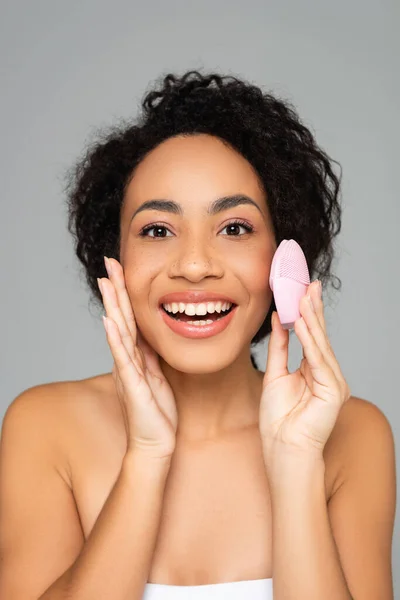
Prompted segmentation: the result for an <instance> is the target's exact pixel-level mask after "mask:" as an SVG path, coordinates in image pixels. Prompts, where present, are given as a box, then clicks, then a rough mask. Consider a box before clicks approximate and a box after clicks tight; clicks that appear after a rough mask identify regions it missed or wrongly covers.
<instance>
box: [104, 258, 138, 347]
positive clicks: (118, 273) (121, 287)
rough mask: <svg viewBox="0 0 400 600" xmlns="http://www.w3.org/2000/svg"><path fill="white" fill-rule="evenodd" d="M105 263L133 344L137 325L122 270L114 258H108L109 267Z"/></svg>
mask: <svg viewBox="0 0 400 600" xmlns="http://www.w3.org/2000/svg"><path fill="white" fill-rule="evenodd" d="M105 264H106V269H107V273H108V277H109V278H110V281H112V283H113V284H114V287H115V291H116V294H117V298H118V304H119V306H120V308H121V312H122V314H123V316H124V319H125V322H126V325H127V327H128V329H129V331H130V334H131V336H132V341H133V344H134V345H135V344H136V343H137V327H136V321H135V317H134V314H133V309H132V304H131V300H130V298H129V294H128V291H127V289H126V284H125V276H124V270H123V268H122V265H121V263H119V262H118V261H117V260H116V259H115V258H109V259H108V265H109V267H110V269H109V268H107V261H105Z"/></svg>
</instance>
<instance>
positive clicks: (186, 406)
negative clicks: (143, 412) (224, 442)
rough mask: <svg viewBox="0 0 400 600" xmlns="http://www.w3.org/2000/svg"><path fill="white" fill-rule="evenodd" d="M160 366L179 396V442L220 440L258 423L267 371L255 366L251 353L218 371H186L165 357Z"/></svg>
mask: <svg viewBox="0 0 400 600" xmlns="http://www.w3.org/2000/svg"><path fill="white" fill-rule="evenodd" d="M160 366H161V369H162V371H163V373H164V375H165V377H166V379H167V381H168V382H169V384H170V386H171V388H172V391H173V393H174V397H175V402H176V407H177V411H178V430H177V441H182V442H201V441H207V440H218V439H222V437H223V436H226V435H229V434H232V433H240V432H242V431H244V430H245V429H247V428H249V427H254V426H255V425H258V415H259V403H260V397H261V390H262V380H263V376H264V373H262V372H261V371H258V370H256V369H255V368H254V367H253V365H252V363H251V358H250V352H246V353H244V354H243V356H241V357H238V359H237V360H236V361H235V362H234V363H232V364H230V365H228V366H227V367H226V368H224V369H222V370H220V371H216V372H215V373H205V374H204V373H202V374H193V373H183V372H182V371H177V370H176V369H174V368H173V367H171V366H170V365H169V364H168V363H166V362H165V361H164V360H163V359H162V358H161V357H160Z"/></svg>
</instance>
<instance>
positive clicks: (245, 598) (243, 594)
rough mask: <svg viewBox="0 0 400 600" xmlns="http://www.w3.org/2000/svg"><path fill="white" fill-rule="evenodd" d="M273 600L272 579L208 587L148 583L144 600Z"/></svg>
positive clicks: (216, 584)
mask: <svg viewBox="0 0 400 600" xmlns="http://www.w3.org/2000/svg"><path fill="white" fill-rule="evenodd" d="M250 599H251V600H273V596H272V579H251V580H248V581H232V582H229V583H212V584H209V585H208V584H207V585H164V584H162V583H146V585H145V588H144V594H143V596H142V600H250Z"/></svg>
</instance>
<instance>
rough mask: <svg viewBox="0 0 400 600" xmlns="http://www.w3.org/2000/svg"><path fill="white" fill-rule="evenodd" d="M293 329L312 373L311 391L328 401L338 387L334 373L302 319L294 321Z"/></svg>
mask: <svg viewBox="0 0 400 600" xmlns="http://www.w3.org/2000/svg"><path fill="white" fill-rule="evenodd" d="M294 329H295V332H296V335H297V337H298V338H299V340H300V343H301V344H302V346H303V349H304V356H305V358H306V360H307V364H308V367H309V369H310V371H311V373H312V378H313V382H312V385H311V389H312V390H313V392H314V393H315V394H316V395H317V396H318V397H320V398H322V399H325V400H330V399H331V398H332V390H336V388H337V386H338V381H337V379H336V376H335V374H334V372H333V371H332V369H331V367H330V366H329V364H328V363H327V362H326V361H325V358H324V356H323V354H322V352H321V350H320V348H319V347H318V344H317V343H316V341H315V339H314V337H313V336H312V334H311V332H310V330H309V329H308V327H307V324H306V321H305V319H304V318H303V317H301V318H300V319H297V320H296V321H295V324H294Z"/></svg>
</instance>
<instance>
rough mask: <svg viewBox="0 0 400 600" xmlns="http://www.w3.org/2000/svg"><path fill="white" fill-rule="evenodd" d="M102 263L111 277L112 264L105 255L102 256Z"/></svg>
mask: <svg viewBox="0 0 400 600" xmlns="http://www.w3.org/2000/svg"><path fill="white" fill-rule="evenodd" d="M104 264H105V266H106V271H107V275H108V276H109V277H110V278H111V275H112V265H111V263H110V261H109V260H108V258H107V256H105V257H104Z"/></svg>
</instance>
